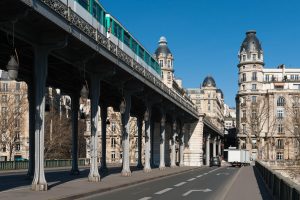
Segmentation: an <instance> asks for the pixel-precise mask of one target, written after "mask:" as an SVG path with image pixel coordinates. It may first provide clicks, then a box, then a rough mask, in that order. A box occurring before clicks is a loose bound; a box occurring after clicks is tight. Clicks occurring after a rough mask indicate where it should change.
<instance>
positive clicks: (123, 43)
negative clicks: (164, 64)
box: [105, 14, 161, 79]
mask: <svg viewBox="0 0 300 200" xmlns="http://www.w3.org/2000/svg"><path fill="white" fill-rule="evenodd" d="M105 27H106V31H107V37H108V38H109V39H110V40H111V41H112V42H113V43H114V44H116V45H117V46H118V47H119V48H120V49H122V50H123V51H124V52H125V53H126V54H127V55H129V56H130V57H131V58H133V59H134V60H135V61H136V62H138V63H139V64H140V65H142V66H143V67H144V68H146V69H147V70H148V71H150V72H151V73H152V74H153V75H154V76H156V77H157V78H159V79H161V69H160V66H159V64H158V63H157V61H156V60H155V58H153V57H152V56H150V55H151V54H150V53H149V52H148V51H147V50H145V48H144V47H143V46H142V45H141V44H140V43H139V42H138V41H137V40H136V39H135V38H134V37H133V36H132V35H131V34H130V33H129V32H128V31H127V30H126V29H125V28H124V26H122V24H121V23H120V22H118V20H116V19H115V18H114V17H113V16H111V15H110V14H106V15H105Z"/></svg>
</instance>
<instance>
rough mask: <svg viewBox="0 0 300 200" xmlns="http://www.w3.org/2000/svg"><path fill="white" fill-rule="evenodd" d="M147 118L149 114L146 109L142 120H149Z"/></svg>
mask: <svg viewBox="0 0 300 200" xmlns="http://www.w3.org/2000/svg"><path fill="white" fill-rule="evenodd" d="M149 116H150V113H149V109H148V108H147V110H146V111H145V114H144V120H145V121H146V122H147V121H148V120H149Z"/></svg>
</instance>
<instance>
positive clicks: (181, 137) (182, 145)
mask: <svg viewBox="0 0 300 200" xmlns="http://www.w3.org/2000/svg"><path fill="white" fill-rule="evenodd" d="M184 135H185V129H184V125H183V124H182V127H181V133H180V141H179V142H180V143H179V144H180V146H179V153H180V156H179V158H180V159H179V166H180V167H183V166H184V161H183V155H184Z"/></svg>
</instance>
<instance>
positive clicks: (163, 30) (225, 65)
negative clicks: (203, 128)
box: [100, 0, 300, 106]
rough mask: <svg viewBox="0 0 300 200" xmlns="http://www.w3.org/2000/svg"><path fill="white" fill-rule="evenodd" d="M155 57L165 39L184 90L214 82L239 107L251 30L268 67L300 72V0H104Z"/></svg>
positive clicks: (112, 12) (228, 101)
mask: <svg viewBox="0 0 300 200" xmlns="http://www.w3.org/2000/svg"><path fill="white" fill-rule="evenodd" d="M100 3H101V4H102V5H103V6H104V8H105V9H106V10H107V11H108V12H109V13H111V14H112V15H113V16H115V17H116V18H117V19H118V20H119V21H120V22H121V23H122V24H123V25H124V26H125V27H126V28H127V29H128V30H129V32H131V33H132V34H133V35H134V36H135V37H136V38H137V39H138V40H139V41H140V42H141V43H142V44H143V45H144V47H145V48H146V49H148V50H149V51H150V52H154V51H155V49H156V47H157V45H158V44H157V42H158V40H159V37H160V36H165V37H166V38H167V40H168V45H169V48H170V50H171V51H172V53H173V56H174V58H175V61H174V68H175V76H176V77H178V78H181V79H182V80H183V85H184V87H185V88H196V87H199V86H200V84H201V83H202V81H203V80H204V78H205V77H206V76H207V75H211V76H213V77H214V79H215V81H216V83H217V87H219V88H220V89H222V91H223V93H224V95H225V103H226V104H228V105H230V106H235V94H236V92H237V87H238V85H237V73H238V68H237V64H238V59H237V53H238V50H239V48H240V45H241V43H242V41H243V39H244V38H245V32H246V31H247V30H250V29H254V30H256V31H257V37H258V38H259V40H260V41H261V43H262V48H263V50H264V59H265V60H264V61H265V64H266V65H265V67H267V68H270V67H276V66H278V65H279V64H285V65H286V66H287V67H293V68H294V67H299V68H300V48H299V47H300V1H299V0H286V1H282V0H251V1H245V0H185V1H183V0H126V1H120V0H118V1H112V0H100Z"/></svg>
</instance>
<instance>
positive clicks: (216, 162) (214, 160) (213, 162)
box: [210, 157, 221, 167]
mask: <svg viewBox="0 0 300 200" xmlns="http://www.w3.org/2000/svg"><path fill="white" fill-rule="evenodd" d="M210 166H211V167H212V166H218V167H221V161H220V158H219V157H212V158H211V159H210Z"/></svg>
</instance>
